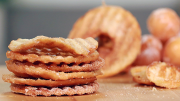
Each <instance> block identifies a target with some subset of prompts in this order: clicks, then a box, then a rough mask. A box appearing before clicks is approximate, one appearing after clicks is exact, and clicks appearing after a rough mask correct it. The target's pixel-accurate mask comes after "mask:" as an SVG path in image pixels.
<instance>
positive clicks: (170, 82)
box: [146, 62, 180, 88]
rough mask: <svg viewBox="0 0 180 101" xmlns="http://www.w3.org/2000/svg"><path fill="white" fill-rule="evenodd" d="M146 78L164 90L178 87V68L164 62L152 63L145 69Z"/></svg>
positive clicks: (179, 79) (179, 85)
mask: <svg viewBox="0 0 180 101" xmlns="http://www.w3.org/2000/svg"><path fill="white" fill-rule="evenodd" d="M146 72H147V78H148V79H149V80H150V81H151V82H153V83H155V85H157V86H160V87H166V88H178V87H180V68H179V67H176V66H173V65H171V64H167V63H165V62H154V63H152V64H151V65H150V66H148V68H147V71H146Z"/></svg>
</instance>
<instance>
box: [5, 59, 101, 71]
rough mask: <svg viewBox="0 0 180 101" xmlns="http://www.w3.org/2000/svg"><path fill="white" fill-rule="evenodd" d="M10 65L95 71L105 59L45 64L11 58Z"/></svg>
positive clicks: (57, 69)
mask: <svg viewBox="0 0 180 101" xmlns="http://www.w3.org/2000/svg"><path fill="white" fill-rule="evenodd" d="M6 63H8V64H9V65H13V64H14V65H15V64H16V65H24V64H25V65H27V66H33V67H35V68H43V69H45V70H52V71H56V72H81V71H83V72H90V71H95V70H99V69H100V68H101V67H102V66H103V65H104V60H103V59H102V58H99V59H98V60H96V61H94V62H91V63H87V64H85V63H81V64H73V63H71V64H64V63H61V64H58V65H57V64H53V63H48V64H44V63H41V62H35V63H30V62H27V61H23V62H20V61H17V60H9V61H6Z"/></svg>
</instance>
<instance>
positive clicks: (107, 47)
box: [97, 34, 113, 58]
mask: <svg viewBox="0 0 180 101" xmlns="http://www.w3.org/2000/svg"><path fill="white" fill-rule="evenodd" d="M98 43H99V47H98V49H97V50H98V52H99V53H100V57H102V58H105V57H106V56H108V54H109V53H110V52H111V51H112V49H113V42H112V40H111V39H110V37H108V36H106V35H105V34H101V35H100V36H99V37H98Z"/></svg>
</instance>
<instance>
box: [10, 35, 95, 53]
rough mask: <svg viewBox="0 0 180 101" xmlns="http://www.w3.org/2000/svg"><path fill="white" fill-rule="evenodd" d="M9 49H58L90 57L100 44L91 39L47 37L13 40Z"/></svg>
mask: <svg viewBox="0 0 180 101" xmlns="http://www.w3.org/2000/svg"><path fill="white" fill-rule="evenodd" d="M8 47H9V49H10V50H11V51H14V52H24V51H26V50H28V49H31V48H42V47H43V48H44V47H46V48H54V47H58V48H60V49H61V50H62V51H65V52H70V53H73V54H75V55H88V54H89V53H93V52H94V51H95V50H96V49H97V47H98V42H97V41H96V40H95V39H93V38H91V37H89V38H86V39H80V38H76V39H64V38H61V37H59V38H49V37H46V36H37V37H35V38H33V39H18V40H13V41H11V43H10V45H9V46H8Z"/></svg>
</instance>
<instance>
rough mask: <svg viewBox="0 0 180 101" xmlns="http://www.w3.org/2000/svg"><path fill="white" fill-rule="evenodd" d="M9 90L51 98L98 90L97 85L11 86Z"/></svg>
mask: <svg viewBox="0 0 180 101" xmlns="http://www.w3.org/2000/svg"><path fill="white" fill-rule="evenodd" d="M10 87H11V90H12V91H13V92H16V93H23V94H25V95H31V96H37V95H43V96H51V95H57V96H61V95H75V94H77V95H82V94H90V93H94V92H95V91H97V89H98V88H99V85H98V83H96V82H95V83H90V84H87V85H79V86H77V85H76V86H73V87H62V88H58V87H54V88H47V87H32V86H24V85H18V84H11V86H10Z"/></svg>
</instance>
